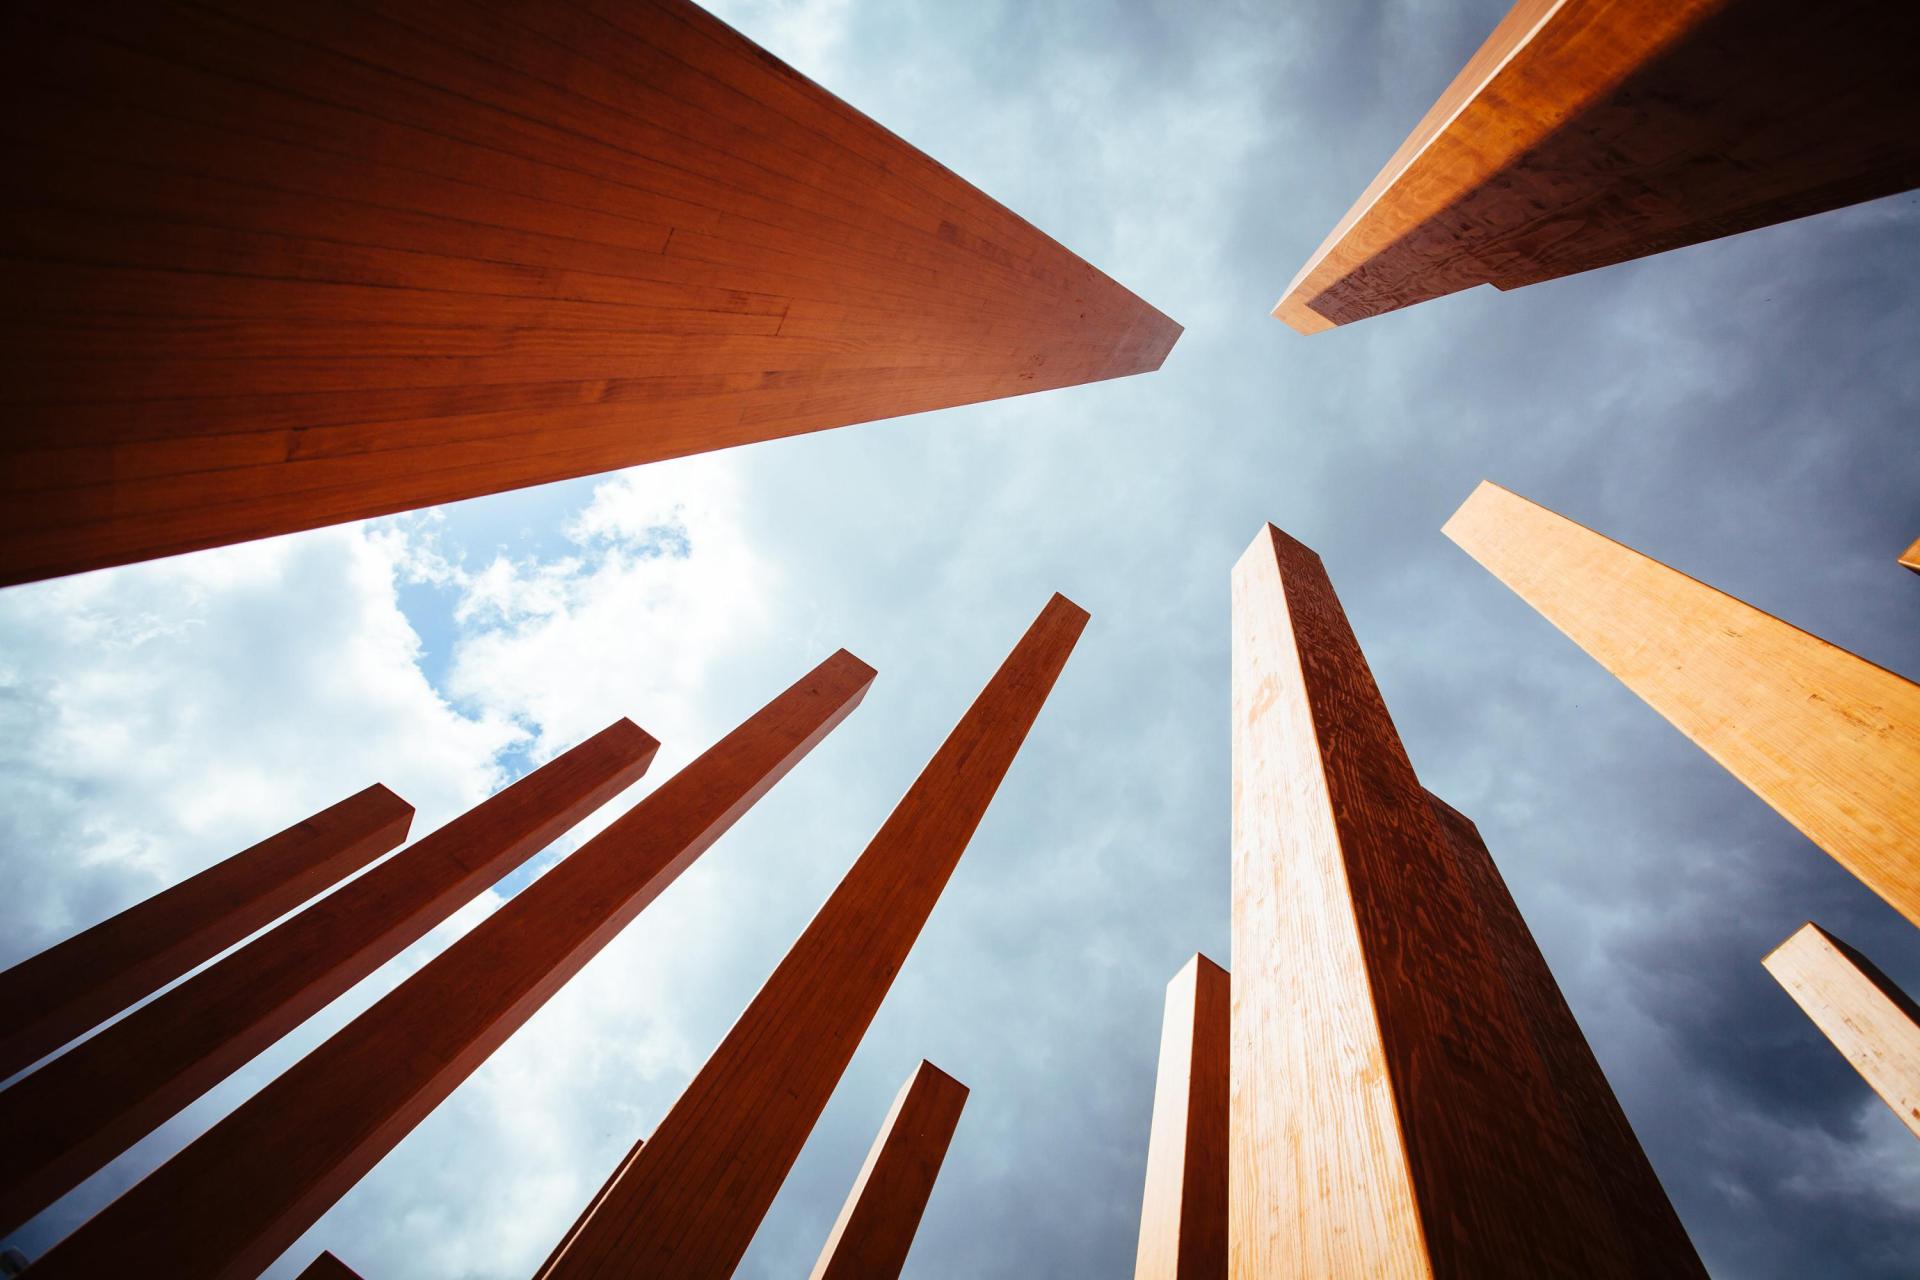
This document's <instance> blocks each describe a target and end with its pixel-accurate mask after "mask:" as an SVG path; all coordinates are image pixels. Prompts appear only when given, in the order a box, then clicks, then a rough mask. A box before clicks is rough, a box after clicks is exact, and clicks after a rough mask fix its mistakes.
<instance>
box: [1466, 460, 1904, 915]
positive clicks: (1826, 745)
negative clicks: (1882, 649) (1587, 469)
mask: <svg viewBox="0 0 1920 1280" xmlns="http://www.w3.org/2000/svg"><path fill="white" fill-rule="evenodd" d="M1444 532H1445V533H1446V535H1447V536H1448V537H1449V538H1452V539H1453V540H1454V541H1455V542H1456V543H1458V544H1459V545H1460V547H1461V548H1462V549H1463V550H1465V551H1466V552H1467V554H1469V555H1471V556H1472V557H1473V558H1474V559H1475V560H1478V561H1479V562H1480V563H1481V564H1482V565H1483V566H1485V567H1486V569H1487V570H1488V571H1489V572H1491V573H1492V574H1493V575H1494V576H1495V577H1496V578H1499V579H1500V580H1501V581H1502V582H1504V583H1506V584H1507V586H1509V587H1511V588H1512V589H1513V590H1514V592H1515V593H1516V594H1518V595H1519V596H1520V598H1521V599H1523V600H1525V601H1526V602H1527V603H1528V604H1530V605H1532V606H1533V607H1534V608H1535V609H1537V610H1539V611H1540V614H1541V615H1542V616H1543V617H1545V618H1546V619H1547V621H1549V622H1551V623H1553V625H1554V626H1556V627H1558V628H1560V630H1561V631H1562V632H1564V633H1565V634H1566V635H1567V637H1568V638H1569V639H1571V640H1572V641H1573V642H1574V643H1575V644H1577V645H1579V646H1580V647H1581V648H1582V649H1585V650H1586V651H1587V653H1588V654H1590V655H1591V656H1592V657H1593V658H1594V659H1595V660H1596V661H1597V662H1599V663H1600V665H1601V666H1603V667H1605V668H1606V669H1607V670H1608V671H1610V672H1612V673H1613V674H1614V675H1615V676H1617V677H1618V678H1619V679H1620V681H1621V683H1623V684H1625V685H1626V686H1627V687H1628V688H1629V689H1631V690H1633V691H1634V692H1635V693H1636V694H1638V695H1639V696H1640V697H1641V698H1643V699H1645V700H1646V703H1647V705H1648V706H1650V707H1652V708H1653V709H1654V710H1655V711H1658V712H1659V713H1660V714H1661V715H1663V716H1665V717H1666V718H1667V720H1668V721H1670V722H1671V723H1672V724H1673V726H1674V727H1675V728H1676V729H1678V730H1680V732H1682V733H1684V734H1686V735H1687V737H1689V738H1691V739H1692V740H1693V741H1694V742H1695V743H1696V744H1697V745H1698V746H1699V747H1700V748H1701V749H1702V750H1703V751H1705V752H1706V753H1707V754H1708V755H1710V756H1712V757H1713V758H1714V759H1715V760H1716V761H1718V762H1719V763H1720V764H1721V765H1722V766H1723V767H1724V768H1725V769H1726V770H1727V771H1728V772H1729V773H1731V774H1732V775H1733V776H1734V777H1736V778H1738V779H1740V781H1741V782H1743V783H1745V784H1746V785H1747V786H1748V787H1750V788H1752V790H1753V792H1754V794H1755V795H1758V796H1759V797H1760V798H1761V799H1762V800H1765V801H1766V802H1767V803H1768V804H1770V805H1772V806H1773V807H1774V809H1775V810H1776V811H1777V812H1778V813H1779V814H1780V816H1781V817H1783V818H1785V819H1786V820H1787V821H1789V822H1791V823H1792V824H1793V825H1794V826H1796V827H1798V828H1799V829H1800V830H1801V831H1802V832H1804V833H1805V834H1806V836H1807V838H1808V839H1810V840H1812V841H1813V842H1814V843H1815V844H1817V845H1819V846H1820V847H1821V848H1822V849H1825V850H1826V851H1827V852H1828V853H1830V854H1832V855H1833V857H1834V859H1835V860H1836V861H1837V862H1839V863H1840V865H1841V866H1843V867H1845V868H1846V869H1847V870H1849V871H1851V872H1852V873H1853V874H1854V875H1856V876H1858V877H1859V878H1860V880H1861V882H1862V883H1864V884H1865V885H1866V886H1867V887H1868V888H1870V889H1872V890H1873V891H1874V892H1875V893H1877V894H1879V895H1880V896H1881V897H1882V898H1885V899H1886V900H1887V901H1888V902H1889V903H1891V904H1892V905H1893V906H1894V907H1895V908H1897V909H1898V910H1899V911H1900V912H1901V913H1902V914H1904V915H1905V916H1906V917H1907V918H1908V919H1909V920H1912V921H1914V922H1915V923H1916V924H1920V787H1916V786H1915V785H1914V779H1916V778H1920V685H1915V684H1914V683H1913V682H1912V681H1910V680H1906V679H1903V678H1901V677H1900V676H1897V675H1895V674H1894V673H1893V672H1891V671H1888V670H1886V669H1885V668H1882V667H1877V666H1875V665H1874V664H1873V663H1871V662H1868V661H1866V660H1864V659H1862V658H1858V657H1856V656H1854V655H1853V654H1851V653H1848V652H1847V651H1846V650H1845V649H1842V648H1839V647H1838V646H1836V645H1831V644H1828V643H1827V642H1826V641H1824V640H1822V639H1820V638H1819V637H1818V636H1814V635H1809V634H1808V633H1806V632H1805V631H1802V630H1800V629H1799V628H1798V627H1795V626H1792V625H1790V624H1788V623H1785V622H1782V621H1781V620H1780V619H1778V618H1776V617H1773V616H1772V615H1771V614H1767V613H1763V612H1761V611H1760V610H1758V609H1756V608H1754V607H1753V606H1752V605H1749V604H1746V603H1744V602H1742V601H1740V600H1736V599H1734V598H1733V597H1732V596H1730V595H1727V594H1726V593H1724V592H1721V591H1716V590H1714V589H1713V588H1712V587H1709V586H1707V585H1706V584H1705V583H1703V582H1698V581H1695V580H1694V579H1692V578H1689V577H1688V576H1686V575H1685V574H1683V573H1680V572H1678V571H1676V570H1674V569H1670V568H1668V567H1667V566H1666V565H1664V564H1661V563H1660V562H1659V561H1657V560H1654V559H1651V558H1649V557H1647V556H1644V555H1642V554H1640V553H1639V552H1637V551H1635V550H1633V549H1632V548H1631V547H1625V546H1622V545H1621V544H1620V543H1617V542H1614V541H1613V540H1611V539H1609V538H1606V537H1603V536H1602V535H1600V534H1598V533H1595V532H1594V531H1592V530H1591V529H1588V528H1585V527H1584V526H1582V525H1579V524H1576V523H1574V522H1573V521H1571V520H1568V519H1567V518H1566V517H1564V516H1560V515H1556V514H1555V513H1553V512H1551V511H1548V510H1547V509H1546V508H1544V507H1541V506H1538V505H1536V504H1535V503H1532V502H1529V501H1527V500H1526V499H1525V498H1522V497H1520V496H1519V495H1517V494H1514V493H1511V492H1509V491H1508V490H1506V489H1503V488H1501V487H1500V486H1498V485H1495V484H1491V483H1482V484H1481V485H1480V487H1479V488H1478V489H1476V490H1474V492H1473V495H1472V496H1471V497H1470V498H1468V499H1467V501H1466V503H1465V504H1464V505H1463V506H1461V508H1460V509H1459V510H1458V511H1456V512H1455V513H1454V514H1453V517H1452V519H1450V520H1448V521H1447V524H1446V527H1445V530H1444Z"/></svg>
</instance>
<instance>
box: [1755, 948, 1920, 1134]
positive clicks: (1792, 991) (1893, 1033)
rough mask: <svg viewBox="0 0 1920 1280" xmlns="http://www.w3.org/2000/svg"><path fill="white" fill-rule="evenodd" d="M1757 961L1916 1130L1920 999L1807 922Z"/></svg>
mask: <svg viewBox="0 0 1920 1280" xmlns="http://www.w3.org/2000/svg"><path fill="white" fill-rule="evenodd" d="M1761 963H1762V964H1764V965H1766V967H1767V972H1768V973H1771V974H1772V975H1773V976H1774V979H1775V980H1776V981H1777V982H1779V984H1780V985H1781V986H1783V987H1785V988H1786V989H1787V994H1788V995H1790V996H1792V997H1793V999H1794V1003H1796V1004H1798V1005H1799V1006H1800V1007H1801V1009H1803V1010H1805V1011H1806V1015H1807V1016H1808V1017H1809V1018H1811V1019H1813V1025H1814V1026H1816V1027H1818V1028H1820V1033H1821V1034H1822V1035H1824V1036H1826V1038H1827V1039H1828V1040H1829V1041H1830V1042H1832V1044H1833V1047H1834V1048H1836V1049H1838V1050H1839V1051H1840V1053H1841V1055H1842V1056H1843V1057H1845V1058H1846V1060H1847V1061H1848V1062H1850V1063H1852V1064H1853V1069H1854V1070H1855V1071H1858V1072H1859V1073H1860V1076H1861V1078H1862V1079H1863V1080H1865V1081H1866V1082H1867V1083H1868V1084H1869V1085H1870V1086H1872V1088H1873V1091H1874V1092H1875V1093H1877V1094H1879V1095H1880V1100H1881V1101H1882V1102H1884V1103H1886V1104H1887V1105H1888V1106H1889V1107H1892V1108H1893V1113H1894V1114H1895V1115H1897V1116H1899V1117H1900V1122H1901V1123H1902V1124H1904V1125H1906V1126H1907V1128H1909V1129H1911V1130H1913V1136H1914V1137H1916V1138H1920V1007H1916V1006H1915V1004H1914V1002H1913V1000H1912V999H1911V998H1910V997H1909V996H1908V995H1907V993H1906V992H1904V991H1902V990H1901V989H1900V988H1899V987H1897V986H1895V985H1894V983H1893V980H1892V979H1891V978H1889V977H1887V975H1886V974H1884V973H1882V972H1880V969H1879V966H1877V965H1875V964H1874V963H1873V962H1872V961H1871V960H1869V959H1867V958H1866V957H1865V956H1863V955H1861V954H1860V953H1859V952H1858V951H1855V950H1854V949H1853V948H1852V947H1850V946H1848V945H1847V944H1846V943H1844V942H1842V941H1840V939H1838V938H1836V937H1834V936H1833V935H1832V934H1830V933H1828V932H1827V931H1826V930H1825V929H1822V928H1821V927H1820V926H1819V925H1817V924H1813V923H1811V922H1809V923H1807V924H1804V925H1801V926H1800V928H1799V929H1798V930H1797V931H1795V933H1794V935H1793V936H1792V937H1791V938H1788V939H1787V940H1786V941H1785V942H1783V943H1781V944H1780V945H1779V946H1777V947H1775V948H1774V949H1773V950H1772V951H1770V952H1769V953H1768V954H1767V958H1766V959H1765V960H1763V961H1762V962H1761Z"/></svg>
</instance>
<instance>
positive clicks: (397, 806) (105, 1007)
mask: <svg viewBox="0 0 1920 1280" xmlns="http://www.w3.org/2000/svg"><path fill="white" fill-rule="evenodd" d="M412 822H413V806H412V805H410V804H408V803H407V802H406V801H405V800H402V799H401V798H400V797H399V796H396V795H395V794H393V792H391V791H389V790H387V789H386V788H385V787H383V786H380V785H379V784H377V783H376V784H375V785H373V786H371V787H368V788H367V789H366V790H365V791H362V792H359V793H358V794H355V795H351V796H348V797H347V798H346V799H345V800H342V801H341V802H340V803H339V804H336V805H333V806H331V807H330V808H326V809H322V810H321V811H320V812H319V813H316V814H314V815H313V816H312V817H311V818H308V819H306V820H305V821H304V822H299V823H296V824H295V825H293V826H291V827H288V828H287V829H286V830H285V831H282V832H281V833H280V834H279V835H276V836H269V837H268V838H267V839H265V840H262V841H261V842H260V843H259V844H256V845H254V846H252V847H251V848H247V849H242V850H241V851H240V852H239V853H236V854H234V855H233V856H232V857H231V858H228V859H226V860H225V861H224V862H216V863H215V864H214V865H212V866H211V867H208V868H207V869H206V870H205V871H202V872H199V873H198V874H196V875H192V876H189V877H187V878H186V879H185V880H182V881H181V882H180V883H179V884H177V885H174V886H173V887H172V888H171V889H165V890H162V891H161V892H159V893H156V894H154V895H153V896H152V897H151V898H148V899H147V900H146V901H145V902H142V903H139V904H137V905H135V906H131V907H128V908H127V909H126V910H125V911H122V912H121V913H120V914H119V915H117V916H114V917H113V918H112V919H110V920H103V921H101V922H100V923H99V924H97V925H94V926H93V927H92V928H90V929H86V930H84V931H82V932H80V933H77V934H75V935H74V936H73V937H71V938H68V939H67V940H66V941H65V942H62V943H59V944H57V945H55V946H52V947H49V948H47V949H46V950H45V951H42V952H41V953H40V954H39V955H37V956H34V957H32V958H31V959H27V960H22V961H21V962H20V963H19V964H17V965H15V966H13V968H11V969H8V970H7V971H6V972H4V973H0V1009H3V1010H5V1011H6V1012H5V1015H4V1016H0V1079H5V1078H6V1077H8V1076H11V1075H13V1074H14V1073H15V1072H17V1071H19V1070H20V1069H21V1068H22V1067H27V1066H30V1065H32V1064H33V1063H35V1062H38V1061H39V1060H40V1059H41V1058H44V1057H46V1056H47V1055H48V1054H49V1053H52V1052H53V1051H54V1050H55V1049H58V1048H59V1047H60V1046H61V1045H63V1044H65V1043H67V1042H68V1041H69V1040H71V1039H73V1038H74V1037H75V1036H77V1035H80V1034H82V1033H83V1032H86V1031H89V1030H91V1029H92V1028H94V1027H95V1026H98V1025H99V1024H100V1023H102V1022H104V1021H105V1020H106V1019H108V1018H111V1017H112V1016H113V1015H114V1014H116V1013H119V1012H120V1011H121V1010H122V1009H125V1008H126V1007H127V1006H128V1005H130V1004H133V1003H135V1002H136V1001H139V1000H141V999H144V998H145V997H147V996H150V995H152V994H153V993H154V992H156V991H158V990H159V989H160V988H162V987H164V986H166V985H167V984H168V983H169V982H172V981H173V980H174V979H175V978H178V977H179V976H180V975H181V974H183V973H186V972H188V971H190V970H192V969H193V968H195V967H196V966H198V965H200V964H202V963H204V962H205V961H207V960H209V959H211V958H212V957H214V956H217V955H219V954H220V953H221V952H222V951H225V950H226V949H227V948H228V947H230V946H232V945H233V944H234V943H236V942H238V941H240V939H242V938H244V937H246V936H247V935H248V934H250V933H252V932H253V931H254V930H256V929H258V928H260V927H261V926H262V925H265V924H267V923H269V922H271V921H272V920H274V919H275V918H276V917H278V916H282V915H285V914H286V913H287V912H289V911H291V910H293V908H295V907H297V906H299V905H300V904H301V903H302V902H305V901H306V900H307V899H308V898H311V897H312V896H313V895H314V894H316V893H319V892H321V891H322V890H324V889H325V888H327V886H329V885H331V884H333V883H335V882H336V881H338V880H340V879H341V878H342V877H344V876H348V875H351V874H353V873H354V872H355V871H358V870H359V869H360V868H361V867H364V866H366V865H367V863H369V862H372V861H373V860H374V859H375V858H377V857H379V856H380V855H381V854H383V853H385V852H387V851H388V850H389V849H392V848H394V847H395V846H396V845H398V844H399V843H400V842H401V841H402V840H405V839H406V838H407V827H408V826H409V825H410V824H411V823H412Z"/></svg>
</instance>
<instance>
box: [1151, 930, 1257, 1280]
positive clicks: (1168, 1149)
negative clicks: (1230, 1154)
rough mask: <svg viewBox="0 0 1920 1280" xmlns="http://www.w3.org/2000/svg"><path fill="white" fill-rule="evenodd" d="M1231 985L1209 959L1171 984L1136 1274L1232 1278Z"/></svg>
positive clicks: (1167, 1279) (1159, 1278)
mask: <svg viewBox="0 0 1920 1280" xmlns="http://www.w3.org/2000/svg"><path fill="white" fill-rule="evenodd" d="M1232 1001H1233V992H1232V990H1231V987H1230V979H1229V978H1228V976H1227V971H1226V970H1225V969H1222V968H1221V967H1220V966H1219V965H1217V964H1215V963H1214V962H1213V961H1211V960H1209V959H1207V958H1206V957H1205V956H1202V955H1196V956H1194V958H1193V959H1191V960H1189V961H1187V963H1186V964H1185V965H1183V966H1182V967H1181V969H1180V972H1179V973H1177V974H1175V975H1174V977H1173V981H1172V982H1169V983H1168V984H1167V1011H1166V1016H1165V1019H1164V1021H1163V1022H1162V1024H1161V1028H1160V1071H1159V1075H1158V1078H1157V1079H1156V1080H1155V1082H1154V1087H1153V1130H1152V1133H1151V1135H1150V1136H1149V1138H1148V1140H1147V1189H1146V1195H1145V1197H1144V1198H1143V1200H1142V1202H1141V1206H1140V1247H1139V1251H1138V1253H1137V1254H1136V1255H1135V1257H1134V1264H1133V1280H1226V1274H1227V1096H1228V1090H1229V1081H1228V1067H1227V1060H1228V1052H1227V1046H1228V1044H1229V1042H1230V1040H1231V1037H1232V1024H1231V1014H1232Z"/></svg>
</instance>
